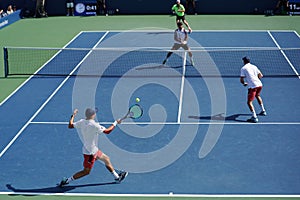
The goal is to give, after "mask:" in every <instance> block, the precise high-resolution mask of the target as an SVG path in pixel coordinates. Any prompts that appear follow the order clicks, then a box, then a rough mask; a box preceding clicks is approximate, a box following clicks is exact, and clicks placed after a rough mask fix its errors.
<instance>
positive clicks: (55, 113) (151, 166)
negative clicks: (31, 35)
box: [0, 30, 300, 196]
mask: <svg viewBox="0 0 300 200" xmlns="http://www.w3.org/2000/svg"><path fill="white" fill-rule="evenodd" d="M172 44H173V33H172V31H168V30H166V31H162V30H160V31H157V30H140V31H127V32H117V31H113V32H110V31H106V32H93V31H90V32H80V33H79V34H78V35H77V36H76V37H74V38H73V39H72V40H71V41H70V42H69V43H68V44H66V46H65V48H64V49H60V50H56V51H54V52H50V53H49V54H47V55H48V56H45V62H44V61H43V64H42V65H41V66H43V67H42V68H41V69H40V70H39V71H37V74H41V75H35V76H32V77H31V78H30V79H28V81H26V82H25V83H24V85H22V86H21V87H20V88H19V89H18V90H17V91H16V92H15V93H14V94H13V95H12V96H10V97H9V98H8V99H6V100H5V101H3V102H2V103H1V106H0V112H1V116H5V118H3V119H2V120H1V121H2V124H3V126H1V132H2V133H5V134H1V140H0V147H1V150H0V151H1V154H0V166H1V171H3V172H5V173H3V174H2V176H1V181H0V183H1V185H0V191H1V194H41V193H43V194H44V193H47V194H49V193H50V194H57V193H74V194H78V193H83V194H96V195H97V194H100V195H101V194H114V195H115V194H120V195H124V194H125V195H131V194H134V195H135V194H150V195H155V194H158V195H168V194H169V193H170V192H172V193H173V194H174V195H187V196H189V195H203V194H206V195H224V194H225V195H232V194H234V195H245V194H247V195H249V194H250V195H299V193H300V190H299V188H300V179H299V177H300V172H299V167H300V160H299V156H300V155H299V154H300V151H299V150H300V149H299V148H300V147H299V140H300V135H299V125H300V121H299V114H298V111H299V110H300V104H299V102H300V95H299V89H298V88H299V81H300V80H299V73H298V72H299V71H300V60H299V48H300V38H299V35H298V34H297V33H296V32H294V31H194V32H193V33H192V34H191V35H190V40H189V44H190V46H191V49H192V50H193V54H194V61H195V66H191V65H190V63H189V59H188V57H187V55H186V52H184V51H178V52H176V53H175V54H173V55H172V57H171V58H170V59H169V61H168V63H167V66H161V62H162V60H163V59H164V58H165V56H166V53H167V50H168V49H170V47H171V45H172ZM297 48H298V49H297ZM10 51H11V52H12V54H13V52H14V51H16V52H18V51H22V52H23V51H25V52H28V50H24V49H13V48H11V49H8V52H9V53H10ZM37 51H39V52H40V51H47V52H48V50H42V49H38V50H37ZM43 55H45V54H43ZM245 55H247V56H249V57H250V58H251V61H252V63H254V64H256V65H257V66H258V67H259V68H260V69H261V70H262V72H263V73H264V75H265V78H264V79H263V83H264V90H263V93H262V97H263V99H264V102H265V106H266V110H267V113H268V115H267V116H264V117H259V123H257V124H252V123H247V122H246V120H247V119H248V118H249V117H250V114H249V111H248V108H247V106H246V92H247V91H246V89H245V88H244V87H243V86H242V85H241V84H240V83H239V78H238V77H239V70H240V68H241V66H242V61H241V58H242V57H243V56H245ZM27 56H28V55H27ZM41 57H42V56H41ZM48 57H50V59H47V58H48ZM25 58H26V54H25V57H24V58H21V61H23V62H24V63H25V62H26V60H25ZM15 62H16V63H17V62H18V61H16V60H15ZM19 62H20V61H19ZM13 70H15V71H13ZM20 70H24V69H18V68H15V69H10V70H9V71H10V72H11V74H14V75H15V74H18V72H20V73H21V74H27V71H26V70H25V71H20ZM28 73H32V72H28ZM55 74H58V75H59V76H54V75H55ZM44 75H51V76H44ZM69 75H77V76H69ZM136 97H139V98H140V99H141V102H140V105H141V106H142V107H143V108H144V112H145V113H144V115H143V117H142V118H140V119H138V120H136V121H133V120H127V121H126V122H124V123H123V124H121V125H119V126H118V128H117V129H116V130H115V131H114V132H113V133H111V134H110V135H107V136H104V135H101V136H100V137H101V139H100V141H101V142H100V143H101V144H100V146H101V149H102V150H103V151H104V152H106V153H107V154H108V155H109V156H110V157H111V160H112V162H113V164H114V165H115V167H116V168H117V169H123V170H127V171H129V175H128V177H127V178H126V180H125V181H124V182H122V183H121V184H115V183H114V182H113V180H112V177H111V174H109V173H108V172H107V170H106V169H105V167H104V165H103V164H101V163H96V165H95V167H94V169H93V171H92V173H91V174H90V175H89V176H88V177H85V178H83V179H81V180H78V181H75V182H72V183H71V185H69V186H66V187H64V188H58V187H56V184H57V183H58V182H59V181H60V180H61V178H62V177H64V176H70V175H72V174H73V173H74V172H76V171H78V170H80V169H81V168H82V155H81V146H82V145H81V141H80V139H79V138H78V135H77V133H76V131H74V130H68V129H67V123H68V120H69V117H70V115H71V114H72V110H73V109H74V108H79V110H80V111H81V113H80V114H81V115H79V116H78V118H77V119H79V118H80V117H83V110H84V109H85V108H86V107H87V106H89V107H97V108H98V109H99V113H98V114H97V119H98V121H100V123H102V124H104V125H106V126H108V125H110V124H111V123H112V122H113V121H114V119H116V118H118V117H121V116H122V115H123V114H124V113H126V111H127V109H128V107H129V106H130V105H131V104H134V103H135V102H134V99H135V98H136ZM255 107H256V108H258V106H257V104H255Z"/></svg>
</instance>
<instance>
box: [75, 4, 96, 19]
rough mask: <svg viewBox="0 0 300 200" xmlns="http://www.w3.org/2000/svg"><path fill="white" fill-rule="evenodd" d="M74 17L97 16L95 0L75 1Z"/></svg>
mask: <svg viewBox="0 0 300 200" xmlns="http://www.w3.org/2000/svg"><path fill="white" fill-rule="evenodd" d="M74 3H75V13H74V14H75V16H95V15H97V1H96V0H75V2H74Z"/></svg>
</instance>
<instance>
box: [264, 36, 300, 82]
mask: <svg viewBox="0 0 300 200" xmlns="http://www.w3.org/2000/svg"><path fill="white" fill-rule="evenodd" d="M268 34H269V35H270V37H271V38H272V40H273V42H274V43H275V45H276V46H277V47H278V49H281V47H280V45H279V44H278V43H277V41H276V39H275V38H274V37H273V35H272V33H271V32H270V31H268ZM280 52H281V54H282V55H283V57H284V58H285V60H286V61H287V62H288V63H289V65H290V67H291V68H292V70H293V71H294V72H295V74H296V75H297V76H298V79H300V76H299V73H298V72H297V70H296V68H295V67H294V65H293V64H292V63H291V61H290V60H289V58H288V57H287V56H286V54H285V53H284V51H283V50H280Z"/></svg>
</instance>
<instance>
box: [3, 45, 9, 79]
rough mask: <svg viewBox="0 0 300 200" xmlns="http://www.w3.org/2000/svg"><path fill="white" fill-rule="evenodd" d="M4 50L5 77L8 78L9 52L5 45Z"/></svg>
mask: <svg viewBox="0 0 300 200" xmlns="http://www.w3.org/2000/svg"><path fill="white" fill-rule="evenodd" d="M3 52H4V77H5V78H7V76H8V73H9V71H8V52H7V47H3Z"/></svg>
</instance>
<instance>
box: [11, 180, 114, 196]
mask: <svg viewBox="0 0 300 200" xmlns="http://www.w3.org/2000/svg"><path fill="white" fill-rule="evenodd" d="M113 184H119V183H117V182H107V183H93V184H85V185H67V186H64V187H59V186H55V187H45V188H36V189H18V188H15V187H13V186H12V185H11V184H7V185H6V187H7V189H9V190H11V191H13V192H16V193H29V194H28V195H29V196H34V193H37V194H38V193H64V192H68V191H71V190H74V189H76V188H83V187H94V186H104V185H113Z"/></svg>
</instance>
